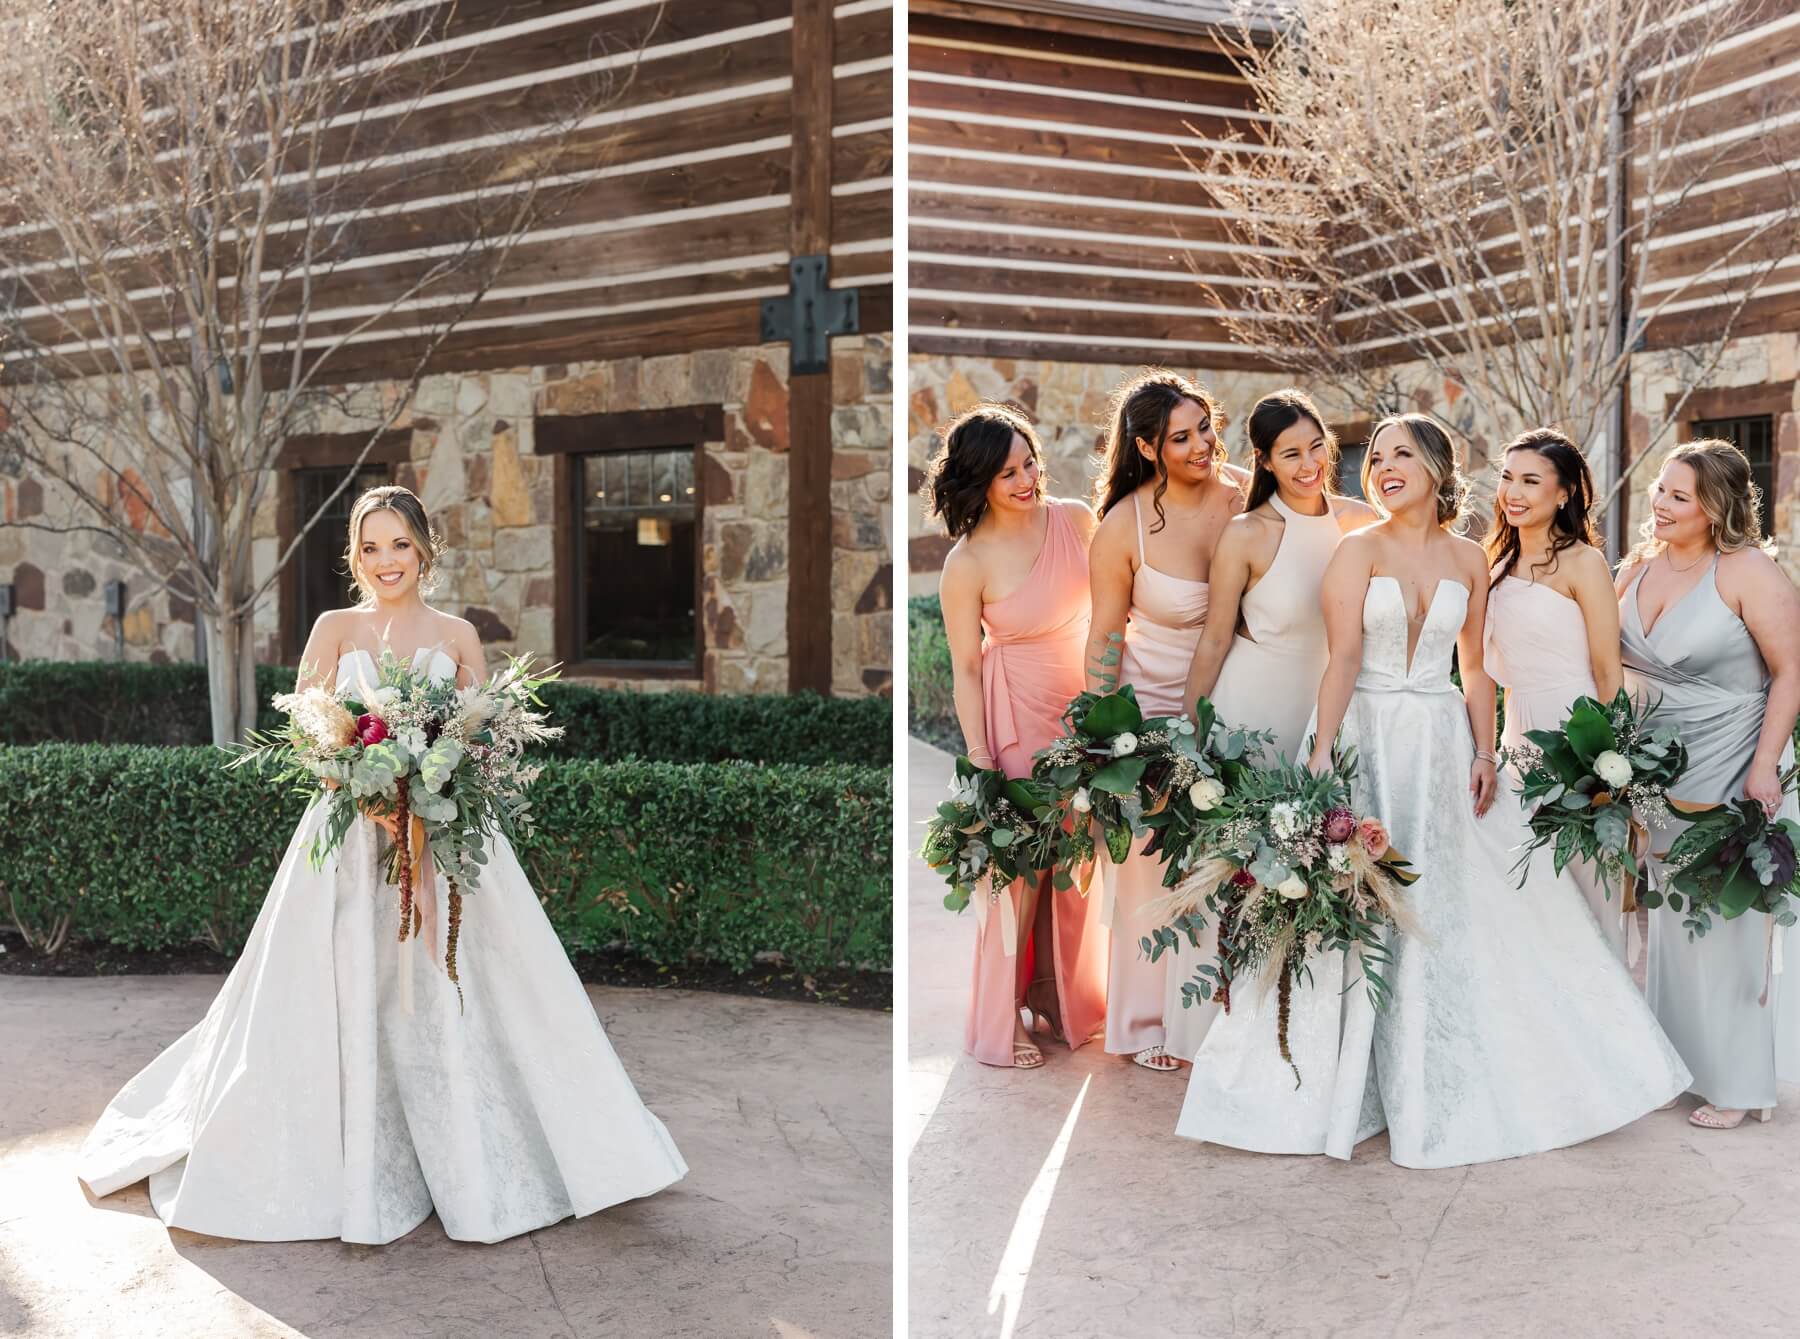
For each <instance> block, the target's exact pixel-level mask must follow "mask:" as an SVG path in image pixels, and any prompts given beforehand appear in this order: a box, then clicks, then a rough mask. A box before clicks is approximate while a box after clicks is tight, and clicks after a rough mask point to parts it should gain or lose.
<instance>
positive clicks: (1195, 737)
mask: <svg viewBox="0 0 1800 1339" xmlns="http://www.w3.org/2000/svg"><path fill="white" fill-rule="evenodd" d="M1192 724H1193V729H1192V731H1186V732H1182V733H1180V734H1179V736H1178V737H1177V740H1176V754H1177V758H1178V761H1177V763H1176V764H1175V766H1174V768H1173V769H1172V771H1171V774H1170V777H1169V784H1168V786H1167V787H1166V789H1165V794H1166V797H1167V798H1166V801H1165V802H1164V803H1162V804H1161V805H1160V806H1157V807H1155V808H1153V809H1152V811H1151V812H1150V813H1148V814H1146V815H1145V817H1144V826H1145V827H1147V828H1149V829H1150V830H1151V832H1152V833H1153V834H1154V835H1153V836H1152V837H1151V838H1150V841H1149V842H1148V843H1147V844H1146V845H1145V847H1144V853H1145V854H1146V855H1159V854H1160V855H1161V856H1162V859H1163V862H1164V863H1163V886H1164V887H1165V888H1173V887H1175V885H1176V884H1178V883H1180V882H1181V880H1182V879H1183V878H1184V877H1186V875H1187V872H1188V871H1189V870H1190V869H1192V868H1193V867H1194V864H1195V862H1196V861H1198V860H1199V859H1200V858H1201V857H1202V856H1204V855H1206V854H1207V853H1208V852H1209V851H1210V849H1211V847H1210V845H1209V843H1210V842H1211V841H1212V839H1213V835H1214V833H1215V831H1216V826H1217V825H1216V823H1215V822H1214V820H1213V817H1212V815H1213V814H1214V813H1215V812H1216V811H1217V809H1218V807H1219V806H1220V805H1221V804H1223V803H1224V802H1225V800H1226V798H1227V797H1228V796H1229V795H1230V794H1231V792H1232V791H1233V790H1234V789H1236V788H1237V787H1238V785H1239V784H1240V783H1241V781H1242V780H1243V778H1244V775H1245V773H1247V772H1251V771H1254V770H1255V769H1256V768H1258V767H1261V766H1262V765H1263V763H1264V750H1265V749H1269V748H1272V746H1273V745H1274V742H1275V736H1274V734H1273V733H1272V732H1270V731H1267V730H1239V729H1234V728H1233V727H1231V726H1229V725H1227V724H1226V723H1225V722H1223V721H1221V720H1220V719H1219V713H1218V710H1217V709H1216V708H1215V707H1214V706H1213V704H1212V703H1211V701H1209V700H1208V699H1206V698H1204V697H1202V698H1199V699H1197V700H1196V701H1195V703H1194V715H1193V718H1192ZM1185 764H1191V765H1192V769H1193V770H1192V771H1190V769H1189V767H1188V766H1186V765H1185ZM1190 775H1191V776H1192V779H1191V780H1190V779H1189V777H1190ZM1184 782H1185V784H1183V783H1184Z"/></svg>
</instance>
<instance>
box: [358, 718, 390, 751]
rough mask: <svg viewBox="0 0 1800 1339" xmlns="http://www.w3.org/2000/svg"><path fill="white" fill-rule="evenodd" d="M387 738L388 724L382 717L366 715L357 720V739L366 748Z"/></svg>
mask: <svg viewBox="0 0 1800 1339" xmlns="http://www.w3.org/2000/svg"><path fill="white" fill-rule="evenodd" d="M387 737H388V728H387V722H386V721H384V720H382V719H381V717H379V716H366V715H365V716H358V717H357V718H356V738H357V740H358V742H360V743H361V744H362V746H363V747H364V748H370V747H372V746H374V745H376V744H379V743H380V742H381V741H382V740H384V739H386V738H387Z"/></svg>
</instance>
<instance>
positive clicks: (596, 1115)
mask: <svg viewBox="0 0 1800 1339" xmlns="http://www.w3.org/2000/svg"><path fill="white" fill-rule="evenodd" d="M421 663H424V664H426V665H428V667H429V669H428V672H429V673H430V674H431V675H432V677H433V678H435V679H439V680H447V679H451V678H454V677H455V674H456V666H455V664H454V662H452V661H451V660H450V659H449V657H447V656H445V655H444V654H443V653H442V652H441V651H429V650H422V651H421V652H420V653H419V657H417V658H415V660H414V667H415V669H416V668H417V667H418V666H419V665H420V664H421ZM373 668H374V663H373V658H372V657H370V656H369V654H368V652H366V651H356V652H352V653H351V654H350V655H348V656H345V657H343V658H342V659H341V660H340V661H339V662H338V681H339V683H340V685H343V684H347V683H349V682H351V681H353V680H354V679H355V677H356V676H357V675H358V674H359V673H363V672H368V673H370V675H371V677H373ZM325 814H326V810H325V807H324V806H323V805H322V804H317V803H315V804H313V805H312V806H311V807H309V808H308V809H307V811H306V815H305V817H304V818H302V819H301V821H300V826H299V828H298V829H297V830H296V831H295V833H294V837H293V840H292V841H291V842H289V843H288V848H287V854H286V855H285V856H284V857H283V859H282V862H281V867H280V869H279V871H278V872H277V873H276V875H275V882H274V884H273V886H272V887H271V888H270V891H269V896H268V900H267V901H265V902H264V903H263V908H262V911H261V913H260V914H259V915H258V916H257V919H256V924H255V927H254V928H253V929H252V930H251V932H250V937H249V940H248V942H246V944H245V945H244V951H243V955H242V956H241V957H240V958H239V959H238V961H237V963H236V965H235V966H234V967H233V968H232V970H231V974H230V975H229V976H228V977H226V979H225V984H224V986H223V988H222V989H221V990H220V991H219V994H218V996H217V997H216V998H215V999H214V1000H213V1003H212V1006H211V1007H210V1008H209V1009H208V1010H207V1012H206V1017H205V1018H203V1019H202V1020H201V1021H200V1022H199V1023H197V1024H196V1025H195V1026H194V1027H193V1028H192V1029H190V1030H189V1031H188V1032H187V1033H186V1035H184V1036H183V1037H182V1038H181V1039H180V1040H178V1041H177V1042H175V1043H174V1045H172V1046H170V1047H169V1048H168V1049H167V1050H166V1051H164V1052H163V1053H162V1054H161V1055H160V1056H158V1057H157V1058H156V1059H155V1060H153V1061H152V1062H151V1063H150V1064H149V1065H148V1066H147V1067H146V1068H145V1069H144V1070H143V1071H142V1072H141V1073H139V1074H138V1075H137V1077H136V1078H134V1079H132V1080H131V1082H130V1083H128V1084H126V1085H125V1087H124V1088H123V1089H122V1090H121V1091H120V1092H119V1095H118V1096H117V1097H115V1098H114V1099H113V1101H112V1104H111V1105H110V1106H109V1107H107V1109H106V1113H105V1114H104V1115H103V1116H102V1117H101V1118H100V1121H99V1123H98V1124H97V1125H96V1126H95V1127H94V1130H93V1132H92V1133H91V1134H90V1135H89V1136H88V1139H87V1142H86V1143H85V1144H84V1145H83V1146H82V1149H81V1154H80V1158H79V1162H78V1166H77V1171H78V1173H79V1175H80V1177H81V1179H82V1180H83V1181H84V1182H85V1183H86V1184H87V1186H88V1188H89V1189H90V1190H92V1191H93V1193H94V1194H95V1195H97V1196H104V1195H108V1194H111V1193H112V1192H113V1191H115V1190H118V1189H120V1188H122V1187H124V1186H128V1185H131V1184H133V1183H134V1182H137V1181H141V1180H143V1179H144V1178H145V1177H148V1178H149V1180H150V1201H151V1204H152V1206H153V1207H154V1208H155V1210H156V1212H157V1214H158V1215H160V1216H161V1218H162V1219H163V1221H164V1222H166V1223H168V1224H169V1225H170V1226H171V1227H180V1228H185V1229H187V1230H189V1231H192V1232H204V1233H208V1234H211V1235H213V1236H219V1237H232V1238H237V1239H241V1240H249V1241H293V1240H300V1239H305V1238H319V1237H339V1238H342V1239H343V1240H345V1241H350V1242H358V1243H364V1244H380V1243H383V1242H389V1241H393V1240H394V1239H395V1238H397V1237H401V1236H404V1235H405V1234H406V1233H408V1232H410V1231H411V1230H412V1229H413V1228H415V1227H417V1226H418V1225H419V1224H420V1223H422V1222H423V1221H424V1220H425V1218H426V1217H427V1216H428V1215H430V1214H431V1213H432V1212H433V1211H434V1210H435V1211H436V1212H437V1215H438V1217H439V1219H440V1220H441V1221H442V1223H443V1226H444V1231H445V1232H446V1233H447V1234H448V1235H449V1236H451V1237H453V1238H456V1239H458V1240H463V1241H500V1240H502V1239H504V1238H506V1237H511V1236H516V1235H517V1234H519V1233H522V1232H528V1231H531V1230H532V1229H534V1228H539V1227H544V1226H547V1225H548V1224H550V1223H554V1222H556V1221H558V1220H559V1219H562V1218H566V1217H568V1216H569V1215H570V1214H576V1215H581V1214H589V1213H593V1212H595V1211H596V1210H599V1209H604V1208H606V1207H607V1206H608V1205H612V1204H617V1203H619V1202H620V1201H622V1200H629V1199H635V1198H638V1197H639V1196H643V1195H650V1194H653V1193H655V1192H656V1191H658V1190H661V1189H662V1188H663V1187H665V1186H667V1185H669V1184H670V1183H672V1182H674V1181H677V1180H679V1179H680V1178H681V1177H682V1176H683V1175H684V1174H685V1173H686V1171H687V1165H686V1164H685V1163H684V1162H683V1161H682V1159H681V1154H680V1153H679V1152H678V1151H677V1150H676V1147H675V1144H674V1141H673V1140H672V1139H670V1137H669V1133H668V1131H667V1130H665V1129H664V1128H663V1125H662V1122H661V1121H659V1120H658V1119H657V1118H656V1117H655V1116H654V1115H652V1114H651V1113H650V1112H649V1110H647V1109H646V1108H645V1106H644V1105H643V1103H642V1102H641V1101H640V1100H639V1099H638V1095H637V1091H636V1089H634V1088H633V1087H632V1084H631V1080H630V1078H629V1077H627V1075H626V1073H625V1070H624V1068H623V1067H622V1066H621V1065H620V1064H619V1060H618V1057H617V1056H616V1055H614V1053H613V1049H612V1046H611V1045H610V1044H609V1043H608V1041H607V1039H606V1032H605V1030H604V1029H603V1028H602V1027H601V1026H600V1022H599V1020H598V1019H597V1018H596V1017H595V1016H594V1010H593V1006H592V1004H591V1003H590V1002H589V1000H588V997H587V992H586V991H585V990H584V989H583V987H582V984H581V981H580V979H579V978H578V977H577V976H576V975H575V971H574V969H573V968H572V967H571V966H570V965H569V960H568V957H567V955H566V954H565V953H564V951H563V947H562V944H561V942H560V941H559V940H558V939H557V937H556V932H555V931H554V930H552V929H551V927H550V922H549V920H548V919H546V917H545V916H544V912H543V908H542V907H541V906H540V905H539V904H538V900H537V896H536V894H535V893H534V892H533V891H532V888H531V885H530V883H529V882H528V881H527V879H526V877H525V873H524V871H523V870H522V869H521V868H520V867H519V863H518V860H517V858H516V857H515V856H514V854H513V850H512V847H511V845H510V844H509V843H508V842H507V841H506V840H505V838H503V837H500V836H498V835H496V836H495V837H494V838H493V839H492V841H491V842H490V845H489V851H490V859H489V863H488V864H487V866H486V869H485V871H484V873H483V876H482V879H481V883H480V884H479V886H478V887H477V888H475V889H474V890H472V891H471V892H470V893H469V895H468V896H467V897H466V899H465V901H464V903H463V910H464V915H463V921H462V935H461V938H460V940H459V942H458V947H457V969H458V973H457V974H458V975H459V976H460V977H461V978H462V986H463V993H464V995H465V997H466V1008H465V1011H464V1012H462V1013H459V1012H458V1007H457V996H456V989H455V987H454V986H453V985H452V984H451V982H450V980H449V978H448V977H446V976H445V975H444V972H443V969H442V966H441V954H438V955H434V957H427V956H426V953H425V952H424V951H422V950H420V949H418V948H417V947H416V946H417V943H418V941H417V940H416V939H409V940H408V942H407V943H406V944H404V945H402V944H400V943H399V942H397V941H398V927H399V910H398V899H397V895H396V893H395V890H394V889H393V888H391V887H389V886H387V885H386V884H384V883H383V881H382V875H381V871H380V865H379V864H378V854H379V853H378V850H377V843H376V834H377V832H378V829H377V828H376V826H375V825H374V824H373V823H371V822H370V821H369V820H367V819H363V818H359V819H357V820H356V821H355V822H354V823H353V824H352V825H351V828H350V831H349V834H348V836H347V837H346V838H345V840H344V842H343V844H342V845H341V846H339V847H338V849H337V850H336V851H334V852H333V853H332V854H331V856H330V857H328V858H327V860H326V862H325V865H324V867H323V868H322V869H314V868H313V866H312V862H311V859H310V857H309V854H308V852H309V850H310V848H311V846H312V842H313V837H314V835H315V834H316V833H317V832H318V831H319V829H320V827H321V826H322V825H323V823H324V821H325ZM438 888H439V891H440V893H441V889H442V885H441V883H440V884H439V885H438ZM439 905H442V899H441V897H440V898H439ZM403 954H407V955H412V958H413V960H412V962H410V963H403V962H402V955H403ZM434 958H435V960H434ZM403 969H404V974H403ZM407 977H410V986H411V989H410V991H408V992H407V998H403V996H402V990H401V986H402V982H403V980H404V979H405V978H407Z"/></svg>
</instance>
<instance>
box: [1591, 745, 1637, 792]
mask: <svg viewBox="0 0 1800 1339" xmlns="http://www.w3.org/2000/svg"><path fill="white" fill-rule="evenodd" d="M1594 775H1595V776H1597V777H1599V778H1600V779H1601V780H1602V781H1604V782H1605V783H1606V784H1607V785H1609V786H1611V787H1612V788H1613V789H1614V790H1618V789H1619V788H1620V787H1621V786H1628V785H1630V784H1631V764H1630V763H1629V762H1627V761H1626V760H1625V759H1624V758H1622V757H1620V756H1619V755H1618V754H1617V753H1614V752H1613V751H1612V750H1611V749H1608V750H1606V752H1604V753H1602V754H1601V755H1600V756H1599V757H1597V758H1595V759H1594Z"/></svg>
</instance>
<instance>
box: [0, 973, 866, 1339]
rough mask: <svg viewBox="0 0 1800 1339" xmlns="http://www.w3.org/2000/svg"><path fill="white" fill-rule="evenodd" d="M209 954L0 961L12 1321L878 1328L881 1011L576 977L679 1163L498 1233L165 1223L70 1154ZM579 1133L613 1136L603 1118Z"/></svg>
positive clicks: (79, 1328) (227, 1338) (98, 1325)
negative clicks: (138, 972)
mask: <svg viewBox="0 0 1800 1339" xmlns="http://www.w3.org/2000/svg"><path fill="white" fill-rule="evenodd" d="M220 980H221V978H219V977H199V976H188V977H127V978H110V979H83V980H54V979H53V980H42V979H36V978H25V977H0V1335H5V1336H9V1339H10V1337H12V1336H19V1337H22V1339H52V1337H53V1336H54V1337H56V1339H62V1337H63V1336H68V1339H96V1337H97V1336H116V1337H117V1339H127V1336H129V1339H161V1337H162V1336H171V1337H174V1336H179V1337H180V1339H214V1337H215V1336H217V1337H218V1339H264V1337H265V1336H294V1335H304V1336H308V1339H337V1337H339V1336H357V1337H358V1339H376V1337H377V1336H379V1337H380V1339H387V1337H388V1336H409V1337H411V1339H464V1337H465V1336H466V1337H467V1339H572V1337H574V1339H600V1337H601V1336H620V1339H662V1337H663V1336H695V1337H696V1339H699V1337H701V1336H704V1337H705V1339H714V1337H715V1336H732V1339H736V1337H737V1336H778V1337H779V1339H802V1337H803V1336H818V1337H819V1339H839V1336H855V1337H856V1339H886V1336H887V1335H888V1334H889V1333H890V1331H891V1328H892V1308H891V1305H890V1303H891V1295H892V1294H891V1283H890V1280H891V1278H892V1269H891V1264H890V1257H891V1252H892V1221H893V1220H892V1218H891V1216H890V1208H889V1201H890V1199H891V1196H892V1186H893V1182H892V1173H891V1166H892V1162H891V1145H892V1138H891V1133H890V1130H891V1124H892V1116H891V1110H892V1108H891V1098H890V1093H891V1089H890V1084H889V1078H888V1075H889V1072H890V1071H889V1067H888V1058H889V1056H890V1055H891V1054H892V1045H891V1041H890V1035H891V1027H892V1020H891V1018H890V1017H889V1016H888V1015H886V1014H879V1013H870V1012H863V1011H852V1010H847V1009H831V1008H824V1007H820V1006H817V1005H807V1004H790V1003H783V1002H775V1001H767V1000H755V999H746V998H741V997H737V996H727V995H716V994H701V993H690V992H684V991H667V992H663V991H643V990H615V989H607V988H604V987H590V988H589V995H590V996H591V997H592V998H593V1000H594V1004H595V1007H596V1008H597V1009H598V1010H599V1013H600V1017H601V1019H602V1021H603V1022H604V1023H605V1024H606V1028H607V1031H608V1033H609V1034H610V1035H611V1037H612V1041H613V1044H614V1046H615V1047H616V1048H617V1049H618V1051H619V1054H620V1057H621V1058H622V1059H623V1060H624V1062H625V1066H626V1068H627V1069H628V1070H629V1071H630V1073H631V1075H632V1077H633V1079H634V1080H635V1081H636V1083H637V1086H638V1090H639V1092H641V1093H642V1094H643V1096H644V1099H645V1101H646V1102H647V1103H648V1104H649V1105H650V1107H651V1108H652V1109H653V1110H654V1111H655V1112H656V1113H657V1114H658V1115H660V1116H661V1117H662V1118H663V1120H664V1121H665V1122H666V1123H667V1124H668V1126H669V1129H670V1131H671V1133H673V1135H674V1136H675V1141H676V1143H677V1144H679V1145H680V1147H681V1151H682V1154H683V1155H684V1156H685V1157H686V1159H687V1161H688V1164H689V1167H690V1170H689V1172H688V1175H687V1177H686V1178H685V1179H684V1180H682V1181H680V1182H677V1183H676V1184H675V1185H674V1186H673V1187H671V1188H670V1189H668V1190H666V1191H664V1192H663V1193H662V1194H660V1195H656V1196H654V1197H652V1198H650V1199H645V1200H638V1201H634V1202H632V1203H629V1204H624V1205H620V1206H617V1207H615V1208H613V1209H609V1210H606V1211H605V1212H602V1213H599V1214H595V1215H592V1216H591V1217H588V1218H584V1219H580V1220H576V1221H567V1222H564V1223H561V1224H558V1225H556V1226H554V1227H549V1228H545V1229H543V1230H541V1231H538V1232H533V1233H531V1234H529V1235H528V1236H525V1237H520V1238H514V1239H513V1240H511V1241H508V1242H503V1243H501V1244H499V1245H494V1246H483V1245H471V1244H465V1243H461V1242H453V1241H450V1240H449V1239H448V1238H446V1237H445V1236H444V1234H443V1231H442V1229H441V1228H440V1227H439V1226H438V1222H437V1219H436V1218H431V1219H429V1220H427V1222H426V1223H425V1224H424V1225H423V1226H422V1227H420V1228H418V1229H417V1230H416V1231H414V1232H413V1233H412V1234H411V1235H410V1236H407V1237H405V1238H403V1239H402V1240H400V1241H399V1242H396V1243H394V1244H392V1245H389V1246H386V1247H368V1246H347V1245H345V1244H343V1243H342V1242H336V1241H331V1242H295V1243H284V1244H262V1243H252V1242H234V1241H224V1240H220V1239H218V1238H213V1237H204V1236H197V1235H195V1234H193V1233H189V1232H182V1231H171V1230H169V1229H167V1228H165V1227H164V1226H163V1225H162V1223H161V1222H160V1221H158V1220H157V1219H156V1218H155V1216H154V1215H152V1214H151V1212H150V1206H149V1200H148V1197H147V1195H146V1194H145V1192H144V1188H143V1186H142V1185H141V1184H140V1185H138V1186H135V1187H131V1188H130V1189H127V1190H125V1191H121V1192H120V1193H118V1194H116V1195H113V1196H109V1197H108V1198H107V1199H106V1200H104V1201H100V1202H99V1203H98V1204H97V1205H96V1204H94V1203H92V1202H90V1201H89V1200H88V1198H87V1196H86V1194H85V1192H84V1191H83V1190H82V1189H81V1187H80V1186H79V1185H78V1184H77V1182H76V1180H75V1174H74V1172H73V1171H72V1170H71V1160H72V1158H73V1156H74V1154H75V1152H76V1150H77V1148H78V1147H79V1146H80V1143H81V1141H82V1139H83V1138H84V1137H85V1136H86V1133H87V1129H88V1127H89V1126H90V1125H91V1123H92V1122H93V1121H94V1119H95V1118H96V1117H97V1116H98V1115H99V1114H100V1112H101V1110H102V1109H103V1108H104V1107H105V1105H106V1103H107V1101H108V1100H109V1099H110V1098H111V1097H112V1095H113V1093H114V1091H116V1090H117V1088H118V1087H119V1086H120V1085H121V1084H122V1083H124V1081H125V1080H126V1079H128V1078H130V1077H131V1075H132V1074H133V1073H135V1072H136V1071H137V1070H138V1069H139V1068H140V1067H141V1066H142V1065H143V1064H145V1063H146V1062H148V1061H149V1060H150V1059H151V1058H152V1057H153V1056H155V1054H156V1053H157V1052H158V1051H159V1050H160V1049H161V1048H162V1047H164V1046H165V1045H167V1044H168V1043H169V1042H172V1041H174V1040H175V1039H176V1038H177V1037H178V1036H180V1035H181V1033H182V1032H183V1031H184V1030H186V1028H187V1027H188V1026H190V1025H191V1024H192V1023H193V1022H194V1021H196V1020H197V1019H198V1018H199V1017H200V1016H201V1015H202V1014H203V1013H204V1012H205V1009H206V1006H207V1004H208V1003H209V1002H210V1000H211V999H212V997H213V995H214V994H215V993H216V992H217V990H218V988H219V983H220ZM594 1137H595V1138H596V1139H599V1140H604V1139H605V1138H606V1131H605V1130H604V1129H596V1130H595V1131H594Z"/></svg>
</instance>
